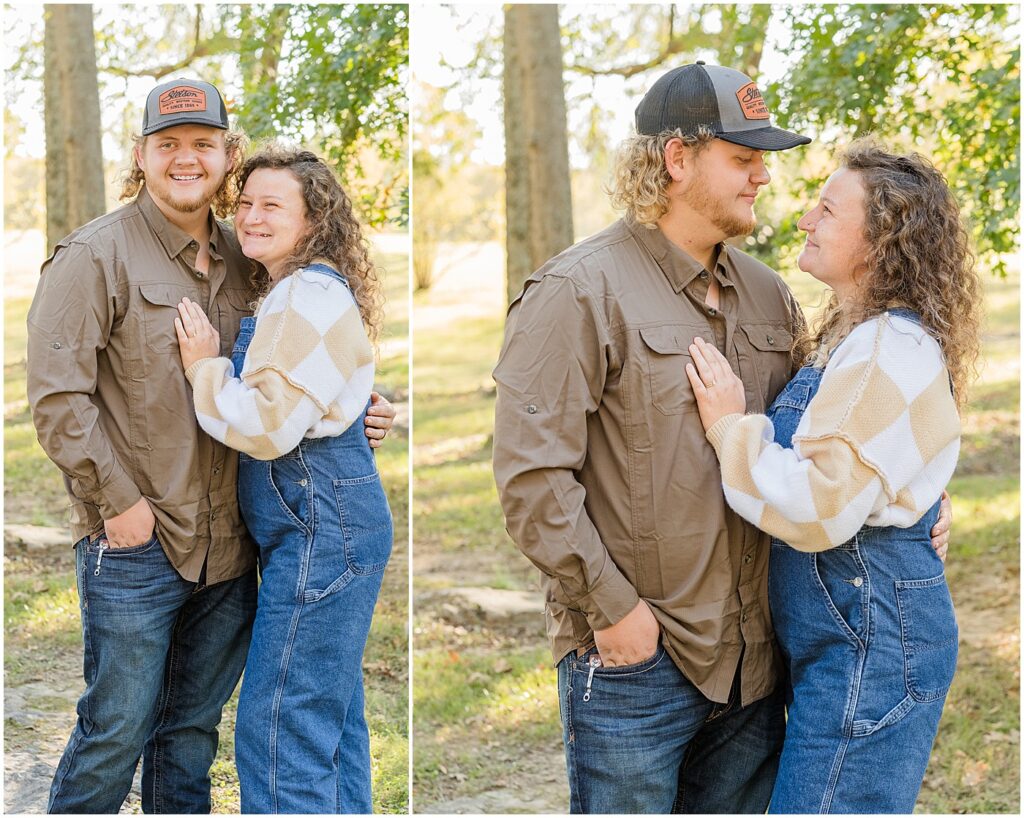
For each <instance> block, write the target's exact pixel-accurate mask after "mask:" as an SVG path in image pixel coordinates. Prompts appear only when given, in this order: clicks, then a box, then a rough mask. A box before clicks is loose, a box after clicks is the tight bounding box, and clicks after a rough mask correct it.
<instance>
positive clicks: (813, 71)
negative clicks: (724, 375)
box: [766, 4, 1020, 274]
mask: <svg viewBox="0 0 1024 818" xmlns="http://www.w3.org/2000/svg"><path fill="white" fill-rule="evenodd" d="M782 14H783V20H784V23H785V25H786V28H787V32H788V34H789V36H788V38H787V40H786V41H785V42H783V43H781V44H780V48H781V50H782V52H783V53H784V54H786V55H787V56H788V57H790V58H793V59H795V60H796V62H795V65H794V67H793V68H792V69H791V70H790V71H788V72H787V73H786V75H785V77H783V78H782V79H781V80H780V81H779V82H777V83H774V84H772V85H771V86H769V87H768V88H767V89H766V93H767V95H768V96H769V97H770V98H771V99H773V100H777V101H778V104H777V105H776V108H775V115H776V120H777V124H779V125H780V126H781V127H785V128H794V129H797V130H801V129H803V130H804V131H806V132H808V133H812V134H814V133H817V134H821V135H826V136H825V138H830V137H831V135H833V134H836V131H837V130H838V134H837V136H838V139H837V140H836V141H838V142H846V141H848V140H849V139H851V138H854V137H857V136H861V135H863V134H867V133H874V134H877V135H878V136H880V137H882V138H883V139H884V140H886V141H887V142H888V143H890V144H892V145H893V146H894V147H896V148H897V149H901V150H917V151H920V152H921V153H923V154H925V155H926V156H929V157H930V158H931V159H932V161H934V163H935V164H936V166H937V167H938V168H939V169H940V170H942V171H943V173H945V174H946V176H947V178H948V179H949V180H950V183H951V185H952V186H953V188H954V190H955V191H956V192H957V195H958V199H959V201H960V202H961V205H962V207H963V210H964V213H965V216H966V217H967V219H968V221H969V223H970V225H971V229H972V231H973V234H974V239H975V242H976V246H977V248H978V250H979V251H980V252H982V253H985V254H990V256H991V259H990V262H991V264H992V267H993V269H994V270H996V271H997V272H999V273H1000V274H1005V272H1006V265H1005V261H1004V259H1003V258H1001V257H1000V256H1001V255H1002V254H1008V253H1011V252H1013V251H1014V249H1015V247H1016V232H1017V221H1018V213H1019V203H1020V165H1019V161H1018V154H1019V148H1020V46H1019V41H1018V37H1019V34H1018V33H1016V32H1017V27H1018V25H1019V11H1018V9H1017V7H1016V6H1013V5H991V4H986V5H964V6H945V5H931V4H929V5H910V4H904V5H842V6H816V5H813V6H799V7H795V6H794V7H786V8H785V9H784V11H783V12H782ZM793 181H794V184H798V180H796V179H794V180H793ZM816 182H817V180H812V183H813V184H816ZM807 193H808V194H809V193H810V190H807ZM794 227H795V225H793V224H786V225H783V226H782V228H783V232H784V236H785V238H783V239H782V240H783V241H785V240H787V239H788V238H789V237H790V236H792V233H793V228H794Z"/></svg>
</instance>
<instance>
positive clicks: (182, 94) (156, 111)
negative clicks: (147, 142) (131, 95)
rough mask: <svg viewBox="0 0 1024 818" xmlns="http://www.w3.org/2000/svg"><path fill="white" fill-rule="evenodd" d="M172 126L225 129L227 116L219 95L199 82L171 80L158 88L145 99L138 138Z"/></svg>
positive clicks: (214, 89) (204, 83) (210, 87)
mask: <svg viewBox="0 0 1024 818" xmlns="http://www.w3.org/2000/svg"><path fill="white" fill-rule="evenodd" d="M175 125H209V126H210V127H211V128H220V129H221V130H225V131H226V130H227V129H228V112H227V108H225V107H224V100H223V99H222V98H221V95H220V91H218V90H217V89H216V88H215V87H214V86H212V85H210V83H208V82H203V81H202V80H185V79H177V80H171V81H170V82H165V83H162V84H160V85H158V86H157V87H156V88H154V89H153V90H152V91H150V92H149V96H148V97H147V98H146V111H145V113H143V115H142V135H143V136H149V134H151V133H156V132H157V131H162V130H163V129H164V128H173V127H174V126H175Z"/></svg>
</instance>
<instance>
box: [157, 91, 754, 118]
mask: <svg viewBox="0 0 1024 818" xmlns="http://www.w3.org/2000/svg"><path fill="white" fill-rule="evenodd" d="M205 110H206V92H205V91H204V90H202V89H201V88H194V87H193V86H191V85H178V86H175V87H174V88H171V89H170V90H168V91H164V92H163V93H162V94H161V95H160V114H161V115H163V114H177V113H180V112H182V111H205ZM766 116H767V114H766Z"/></svg>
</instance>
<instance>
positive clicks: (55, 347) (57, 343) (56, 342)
mask: <svg viewBox="0 0 1024 818" xmlns="http://www.w3.org/2000/svg"><path fill="white" fill-rule="evenodd" d="M50 346H52V347H53V348H54V349H60V348H61V343H60V341H54V342H53V343H52V344H50Z"/></svg>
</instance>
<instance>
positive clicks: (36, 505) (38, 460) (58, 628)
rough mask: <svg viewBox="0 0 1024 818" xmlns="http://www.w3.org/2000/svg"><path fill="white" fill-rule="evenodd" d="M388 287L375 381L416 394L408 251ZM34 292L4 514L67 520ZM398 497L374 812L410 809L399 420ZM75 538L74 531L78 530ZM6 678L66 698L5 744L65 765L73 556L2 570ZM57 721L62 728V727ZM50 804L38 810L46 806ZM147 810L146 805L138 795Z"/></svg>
mask: <svg viewBox="0 0 1024 818" xmlns="http://www.w3.org/2000/svg"><path fill="white" fill-rule="evenodd" d="M376 261H377V263H378V265H379V266H380V267H381V268H382V270H383V281H384V286H385V291H386V296H387V302H386V304H385V310H386V322H385V326H384V331H383V333H382V337H381V355H380V360H379V362H378V373H377V388H378V389H379V390H380V391H382V392H384V393H385V394H386V395H388V396H389V397H390V398H391V399H392V400H393V401H405V400H407V399H408V374H409V366H408V336H409V309H408V281H409V278H408V256H407V254H406V253H397V252H392V253H383V254H378V255H377V256H376ZM28 306H29V300H28V299H16V300H11V301H7V302H5V304H4V318H5V329H4V342H5V343H4V375H5V383H4V408H5V412H4V442H5V450H4V474H5V478H6V479H5V494H4V505H5V513H6V517H5V520H6V522H7V523H8V524H11V523H29V524H34V525H46V526H54V527H58V528H63V527H64V526H65V525H66V519H67V512H66V509H67V501H66V496H65V493H64V489H63V486H62V484H61V481H60V478H59V475H58V472H57V470H56V468H55V467H54V466H53V464H52V463H50V461H49V460H48V459H47V458H46V457H45V455H44V454H43V452H42V450H41V449H40V448H39V445H38V443H37V442H36V439H35V432H34V430H33V428H32V422H31V418H30V415H29V411H28V404H27V400H26V398H25V315H26V313H27V311H28ZM377 465H378V467H379V469H380V471H381V475H382V477H383V481H384V485H385V488H386V489H387V494H388V500H389V502H390V504H391V510H392V513H393V515H394V525H395V544H394V551H393V553H392V557H391V561H390V563H389V565H388V568H387V571H386V573H385V577H384V586H383V590H382V591H381V596H380V600H379V602H378V604H377V610H376V612H375V615H374V621H373V628H372V631H371V634H370V641H369V645H368V647H367V650H366V655H365V657H364V663H363V668H364V675H365V680H366V712H367V720H368V722H369V726H370V734H371V753H372V758H373V789H374V810H375V811H376V812H382V813H402V812H406V811H407V809H408V803H409V793H408V751H409V736H408V685H409V672H408V581H409V572H408V559H409V548H408V520H409V495H408V470H409V441H408V433H407V430H406V429H404V428H402V427H399V426H396V427H395V430H394V431H393V432H392V433H391V434H390V435H389V437H388V440H387V443H386V445H385V446H384V447H383V448H381V449H379V450H378V455H377ZM69 539H70V535H69ZM4 592H5V593H4V636H5V643H4V645H5V652H4V679H5V685H6V688H7V690H8V692H9V693H10V691H11V690H12V689H15V688H19V687H21V686H25V685H36V684H38V683H39V682H40V681H41V680H45V681H46V683H47V684H49V685H51V686H52V687H53V688H54V689H55V690H56V691H58V692H60V693H62V695H52V696H49V697H47V696H39V695H34V697H33V698H32V700H31V707H32V708H33V709H34V710H36V711H41V712H44V713H49V714H52V715H50V716H48V717H47V718H45V719H40V720H39V721H38V723H33V724H30V725H25V724H23V723H20V722H15V721H12V720H11V719H8V720H7V723H6V729H5V750H6V752H7V753H11V752H14V751H24V752H32V753H33V754H35V755H38V758H39V760H40V761H44V762H46V763H47V764H50V765H56V763H57V760H58V754H59V753H60V751H61V750H62V749H63V744H64V742H65V741H66V739H67V730H68V729H70V725H71V724H72V723H73V719H74V702H75V698H76V697H77V695H78V694H79V692H80V689H81V654H82V639H81V630H80V621H79V614H78V595H77V592H76V590H75V577H74V554H73V552H72V550H71V548H70V547H69V548H67V550H66V551H56V552H53V553H48V554H47V556H45V557H40V556H39V555H34V556H33V555H25V554H18V553H14V552H13V550H12V549H7V552H6V554H5V575H4ZM236 699H237V692H236V696H235V697H233V698H232V700H231V701H230V702H229V703H228V706H227V707H226V708H225V711H224V720H223V722H222V724H221V730H220V749H219V752H218V755H217V760H216V762H215V763H214V767H213V770H212V778H213V809H214V812H220V813H232V812H234V813H237V812H238V807H239V805H238V780H237V777H236V774H235V766H234V746H233V738H234V719H235V707H236ZM55 725H56V726H55ZM44 808H45V802H43V803H40V804H38V805H36V806H35V807H34V808H33V810H32V811H39V812H41V811H43V809H44ZM128 808H129V809H133V810H134V809H138V804H137V803H136V804H131V803H130V804H129V805H128Z"/></svg>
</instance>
